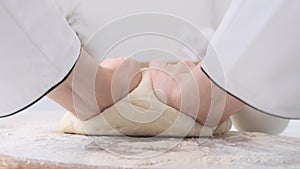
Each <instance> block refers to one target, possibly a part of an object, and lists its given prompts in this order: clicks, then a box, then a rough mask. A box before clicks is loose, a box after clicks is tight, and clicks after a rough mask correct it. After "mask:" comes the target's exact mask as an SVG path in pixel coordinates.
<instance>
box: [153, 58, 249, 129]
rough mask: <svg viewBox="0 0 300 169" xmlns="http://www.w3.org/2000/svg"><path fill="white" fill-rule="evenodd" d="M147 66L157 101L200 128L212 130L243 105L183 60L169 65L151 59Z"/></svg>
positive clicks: (199, 69) (198, 68)
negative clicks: (178, 112) (175, 110)
mask: <svg viewBox="0 0 300 169" xmlns="http://www.w3.org/2000/svg"><path fill="white" fill-rule="evenodd" d="M149 67H151V68H152V69H153V70H152V71H151V77H152V83H153V88H154V90H155V93H156V95H157V96H158V98H159V99H161V100H162V101H163V102H164V103H166V104H168V105H169V106H171V107H174V108H176V109H178V110H180V111H181V112H184V113H186V114H188V115H189V116H191V117H193V118H195V119H196V120H197V121H198V122H200V123H201V124H203V125H206V126H211V127H216V126H217V125H219V124H221V123H222V122H224V121H225V120H226V119H228V118H229V116H230V115H231V114H233V113H235V112H237V111H238V110H239V109H240V108H242V107H243V103H241V102H240V101H239V100H237V99H235V98H234V97H232V96H230V95H228V94H227V93H226V92H224V91H223V90H222V89H220V88H219V87H217V86H216V85H215V84H213V83H212V82H211V81H210V80H209V78H208V77H207V76H206V75H205V74H204V73H203V72H202V70H201V68H200V64H199V65H196V64H194V63H193V62H190V61H184V62H179V63H178V64H176V65H170V64H166V63H164V62H162V61H159V60H154V61H151V62H150V64H149Z"/></svg>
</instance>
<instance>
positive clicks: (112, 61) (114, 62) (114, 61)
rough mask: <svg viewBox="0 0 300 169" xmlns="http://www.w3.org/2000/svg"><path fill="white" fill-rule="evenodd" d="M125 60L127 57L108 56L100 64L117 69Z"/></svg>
mask: <svg viewBox="0 0 300 169" xmlns="http://www.w3.org/2000/svg"><path fill="white" fill-rule="evenodd" d="M124 60H125V58H107V59H105V60H103V61H102V62H101V63H100V65H101V66H102V67H105V68H109V69H112V70H115V69H116V68H117V67H118V66H119V65H120V64H121V63H122V62H123V61H124Z"/></svg>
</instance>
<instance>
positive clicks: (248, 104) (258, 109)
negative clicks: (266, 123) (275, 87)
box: [201, 67, 300, 120]
mask: <svg viewBox="0 0 300 169" xmlns="http://www.w3.org/2000/svg"><path fill="white" fill-rule="evenodd" d="M201 70H202V71H203V73H204V74H205V75H206V76H207V77H208V78H209V79H210V81H212V82H213V83H214V84H215V85H216V86H218V87H219V88H220V89H222V90H223V91H225V92H226V93H227V94H229V95H230V96H232V97H234V98H236V99H237V100H239V101H241V102H242V103H244V104H245V105H247V106H249V107H251V108H253V109H255V110H257V111H259V112H262V113H264V114H267V115H270V116H274V117H278V118H282V119H287V120H300V117H299V118H289V117H284V116H279V115H274V114H272V113H268V112H266V111H264V110H261V109H260V108H257V107H255V106H253V105H251V104H250V103H247V102H246V101H244V100H242V99H240V98H239V97H237V96H235V95H234V94H232V93H231V92H229V91H227V90H226V89H224V88H223V87H222V86H220V85H219V84H218V83H216V81H214V80H213V79H212V78H211V77H210V76H209V75H208V73H207V72H206V71H205V70H204V69H203V68H202V67H201Z"/></svg>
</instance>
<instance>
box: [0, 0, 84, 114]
mask: <svg viewBox="0 0 300 169" xmlns="http://www.w3.org/2000/svg"><path fill="white" fill-rule="evenodd" d="M0 25H1V26H0V57H1V62H0V78H1V80H0V116H3V115H8V114H12V113H16V112H18V111H20V110H22V109H24V108H26V107H28V106H29V105H31V104H33V103H34V102H36V101H37V100H39V99H40V98H42V97H43V96H45V95H46V94H47V93H48V92H49V91H50V90H51V89H53V88H55V86H57V85H58V84H59V83H60V82H62V81H63V80H64V79H65V78H66V76H67V75H68V74H69V72H70V71H71V69H72V68H73V66H74V64H75V63H76V61H77V59H78V57H79V54H80V47H81V44H80V41H79V39H78V37H77V35H76V33H75V32H74V31H73V30H72V29H71V28H70V26H69V24H68V23H67V21H66V20H65V18H64V17H63V15H62V14H61V13H60V11H59V10H58V9H57V7H56V5H55V4H54V2H53V1H51V0H26V1H22V0H1V1H0Z"/></svg>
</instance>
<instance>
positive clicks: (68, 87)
mask: <svg viewBox="0 0 300 169" xmlns="http://www.w3.org/2000/svg"><path fill="white" fill-rule="evenodd" d="M139 71H140V66H139V64H138V62H137V61H136V60H134V59H131V58H114V59H106V60H104V61H103V62H101V63H100V64H98V62H97V61H95V60H94V59H93V58H92V57H90V56H89V55H88V54H87V53H86V52H85V51H84V50H83V51H82V54H81V56H80V58H79V60H78V62H77V63H76V65H75V68H74V69H73V71H72V73H71V74H70V75H69V76H68V78H67V79H66V80H65V81H64V82H63V83H62V84H60V85H59V86H58V87H56V88H55V89H54V90H53V91H52V92H51V93H50V94H48V97H49V98H51V99H52V100H54V101H55V102H57V103H58V104H60V105H61V106H63V107H64V108H66V109H67V110H69V111H70V112H72V113H73V114H74V115H76V116H77V117H78V118H79V119H80V120H88V119H90V118H92V117H94V116H96V115H98V114H99V113H100V112H102V111H103V110H104V109H106V108H107V107H109V106H111V105H113V104H114V103H115V102H117V101H119V100H120V99H122V98H123V97H125V96H126V95H127V94H128V93H129V92H130V91H132V90H133V89H134V88H135V87H136V86H137V85H138V84H139V82H140V80H141V75H140V74H138V72H139Z"/></svg>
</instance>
